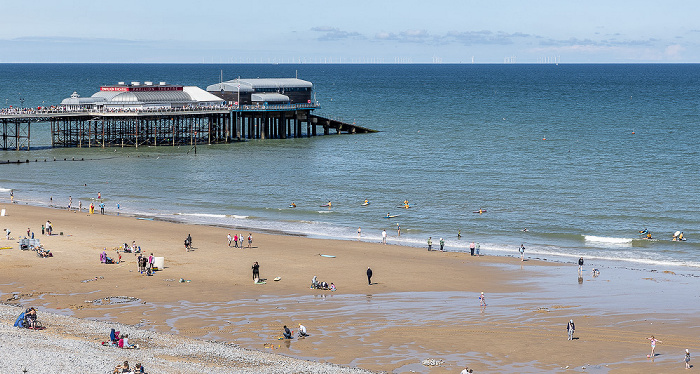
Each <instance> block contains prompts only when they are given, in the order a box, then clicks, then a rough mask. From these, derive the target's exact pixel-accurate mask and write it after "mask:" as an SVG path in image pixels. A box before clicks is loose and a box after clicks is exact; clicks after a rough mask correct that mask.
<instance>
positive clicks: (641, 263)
mask: <svg viewBox="0 0 700 374" xmlns="http://www.w3.org/2000/svg"><path fill="white" fill-rule="evenodd" d="M2 190H8V191H9V189H0V191H2ZM33 202H35V203H38V201H33ZM7 203H8V204H9V201H8V202H7ZM9 206H28V207H36V208H45V209H54V210H58V211H67V209H66V208H62V207H59V206H58V205H44V204H41V203H39V204H31V203H28V202H25V203H24V204H21V203H19V202H16V203H15V204H9ZM88 207H89V204H88V206H86V207H84V209H83V211H82V212H78V211H77V209H76V208H75V207H73V208H72V210H71V212H75V213H85V214H87V213H88V210H89V209H88ZM95 211H96V212H97V206H96V207H95ZM96 215H99V214H97V213H96ZM105 215H107V216H113V217H131V218H136V219H142V220H154V221H161V222H169V223H173V224H179V225H193V226H203V227H216V228H221V229H224V230H232V231H236V232H237V231H245V232H255V233H260V234H267V235H280V236H292V237H303V238H309V239H315V240H331V241H336V240H337V241H349V242H364V243H369V244H378V243H381V235H380V234H377V235H376V237H373V238H372V239H365V237H364V236H363V238H362V239H359V240H358V239H357V238H354V237H333V236H324V235H312V234H308V233H303V232H290V231H285V230H282V229H268V228H260V227H253V226H245V225H231V224H225V223H217V222H196V221H188V220H186V219H178V218H176V217H178V216H183V217H186V216H197V215H200V213H167V214H163V213H152V214H147V213H144V212H129V211H126V212H124V213H122V212H121V211H120V212H119V213H117V214H114V212H113V211H107V212H106V213H105ZM215 215H216V214H215ZM220 215H221V216H234V215H225V214H220ZM216 216H218V215H216ZM243 217H245V218H248V217H247V216H243ZM389 231H391V230H389ZM363 235H364V234H363ZM581 237H582V238H584V237H585V236H584V235H583V234H582V235H581ZM389 239H390V240H389V242H388V243H387V244H388V245H392V246H397V247H401V248H410V249H419V250H420V249H424V248H425V245H423V244H418V243H417V242H405V241H403V242H396V241H394V239H396V236H395V235H390V236H389ZM630 240H635V239H630ZM457 241H460V242H463V243H464V244H463V245H462V246H454V244H452V245H449V246H447V247H446V248H447V249H446V250H445V251H444V252H451V253H466V254H469V244H468V243H470V242H471V241H468V240H466V239H465V240H464V241H462V240H460V239H458V240H457ZM435 242H437V239H436V240H435ZM453 242H454V240H453ZM584 242H585V241H584ZM683 244H685V243H683ZM691 244H694V243H691ZM497 245H498V248H490V247H484V246H482V252H485V251H489V252H488V254H482V256H494V257H505V258H518V257H519V254H518V251H517V248H516V247H515V246H512V245H504V244H497ZM434 247H437V245H434ZM506 247H513V248H512V250H504V249H503V248H506ZM535 248H537V247H535ZM433 251H436V250H433ZM511 252H512V253H511ZM582 253H583V250H582V251H581V253H577V254H565V253H546V252H543V251H541V250H537V249H535V250H533V249H531V248H528V250H527V251H526V254H527V256H528V258H529V259H531V260H536V261H544V262H549V263H554V264H574V263H576V261H577V259H578V257H585V258H586V260H589V261H590V260H593V261H598V264H597V266H602V267H609V268H621V269H633V270H639V271H648V272H654V271H657V270H658V269H660V268H672V269H673V270H676V271H683V272H687V273H689V274H692V275H693V276H697V277H700V265H692V264H687V263H681V262H670V261H667V262H654V261H651V260H648V259H630V258H627V259H624V258H614V257H605V256H601V255H590V254H588V253H586V254H582ZM637 267H640V268H637Z"/></svg>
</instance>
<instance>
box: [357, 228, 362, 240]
mask: <svg viewBox="0 0 700 374" xmlns="http://www.w3.org/2000/svg"><path fill="white" fill-rule="evenodd" d="M361 236H362V228H361V227H358V228H357V239H360V237H361Z"/></svg>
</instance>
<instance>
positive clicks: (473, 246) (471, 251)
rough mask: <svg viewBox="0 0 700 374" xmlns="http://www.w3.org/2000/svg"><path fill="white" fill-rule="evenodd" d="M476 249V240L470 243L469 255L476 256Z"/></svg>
mask: <svg viewBox="0 0 700 374" xmlns="http://www.w3.org/2000/svg"><path fill="white" fill-rule="evenodd" d="M475 250H476V244H474V242H471V243H469V255H470V256H474V251H475Z"/></svg>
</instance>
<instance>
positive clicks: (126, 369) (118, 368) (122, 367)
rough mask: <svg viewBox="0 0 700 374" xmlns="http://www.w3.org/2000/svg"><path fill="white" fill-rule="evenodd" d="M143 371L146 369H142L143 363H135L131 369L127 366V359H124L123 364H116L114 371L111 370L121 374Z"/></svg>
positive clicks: (114, 373)
mask: <svg viewBox="0 0 700 374" xmlns="http://www.w3.org/2000/svg"><path fill="white" fill-rule="evenodd" d="M145 372H146V371H145V370H144V368H143V365H141V364H136V366H134V368H133V369H132V368H131V367H130V366H129V361H124V363H123V364H121V365H117V366H116V367H115V368H114V371H112V373H113V374H119V373H122V374H124V373H127V374H128V373H131V374H141V373H145Z"/></svg>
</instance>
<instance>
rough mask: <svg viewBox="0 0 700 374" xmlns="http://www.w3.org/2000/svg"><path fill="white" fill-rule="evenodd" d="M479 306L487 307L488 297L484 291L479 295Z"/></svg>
mask: <svg viewBox="0 0 700 374" xmlns="http://www.w3.org/2000/svg"><path fill="white" fill-rule="evenodd" d="M479 306H486V295H484V292H483V291H482V292H481V295H479Z"/></svg>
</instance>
